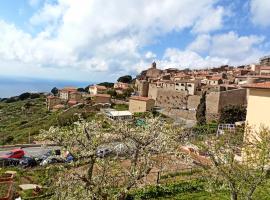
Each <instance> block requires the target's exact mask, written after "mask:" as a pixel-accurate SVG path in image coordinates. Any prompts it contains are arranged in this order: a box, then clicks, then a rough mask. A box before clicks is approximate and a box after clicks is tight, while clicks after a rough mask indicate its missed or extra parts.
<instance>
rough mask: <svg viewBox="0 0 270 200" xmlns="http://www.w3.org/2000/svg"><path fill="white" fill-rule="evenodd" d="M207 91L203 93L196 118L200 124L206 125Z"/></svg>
mask: <svg viewBox="0 0 270 200" xmlns="http://www.w3.org/2000/svg"><path fill="white" fill-rule="evenodd" d="M205 112H206V92H204V93H203V95H202V97H201V99H200V104H199V105H198V107H197V112H196V119H197V124H198V125H204V124H205V123H206V117H205V114H206V113H205Z"/></svg>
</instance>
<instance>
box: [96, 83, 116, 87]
mask: <svg viewBox="0 0 270 200" xmlns="http://www.w3.org/2000/svg"><path fill="white" fill-rule="evenodd" d="M98 85H102V86H105V87H107V88H112V87H113V86H114V83H110V82H102V83H99V84H98Z"/></svg>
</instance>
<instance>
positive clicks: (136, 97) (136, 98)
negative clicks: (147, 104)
mask: <svg viewBox="0 0 270 200" xmlns="http://www.w3.org/2000/svg"><path fill="white" fill-rule="evenodd" d="M129 99H132V100H138V101H148V100H150V98H148V97H141V96H132V97H130V98H129Z"/></svg>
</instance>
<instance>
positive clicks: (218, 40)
mask: <svg viewBox="0 0 270 200" xmlns="http://www.w3.org/2000/svg"><path fill="white" fill-rule="evenodd" d="M263 41H264V37H262V36H256V35H250V36H239V35H238V34H236V33H235V32H232V31H231V32H229V33H226V34H219V35H216V36H213V37H212V45H211V47H210V48H211V49H210V56H218V57H221V58H229V59H230V60H229V61H230V63H232V64H248V63H249V62H255V61H258V58H259V57H260V56H262V55H263V54H264V52H261V51H260V50H259V49H258V48H256V46H257V45H259V44H261V43H262V42H263Z"/></svg>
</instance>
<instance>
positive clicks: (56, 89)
mask: <svg viewBox="0 0 270 200" xmlns="http://www.w3.org/2000/svg"><path fill="white" fill-rule="evenodd" d="M58 91H59V90H58V88H56V87H54V88H53V89H52V90H51V93H52V94H53V95H54V96H56V95H57V94H58Z"/></svg>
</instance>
